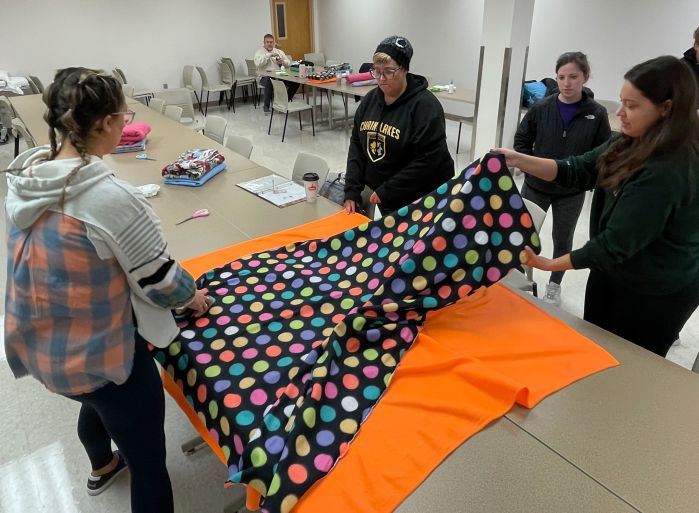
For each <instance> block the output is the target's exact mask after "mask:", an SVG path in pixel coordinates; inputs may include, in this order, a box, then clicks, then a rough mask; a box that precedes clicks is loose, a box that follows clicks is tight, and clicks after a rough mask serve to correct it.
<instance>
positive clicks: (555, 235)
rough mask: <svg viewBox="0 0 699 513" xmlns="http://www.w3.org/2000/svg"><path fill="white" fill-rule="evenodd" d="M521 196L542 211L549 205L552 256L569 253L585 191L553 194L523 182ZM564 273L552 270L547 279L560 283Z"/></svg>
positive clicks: (546, 209) (556, 256)
mask: <svg viewBox="0 0 699 513" xmlns="http://www.w3.org/2000/svg"><path fill="white" fill-rule="evenodd" d="M522 196H523V197H524V198H526V199H528V200H529V201H533V202H534V203H536V204H537V205H538V206H539V207H541V209H542V210H544V212H547V211H548V209H549V207H551V210H552V211H553V228H552V230H551V236H552V239H553V258H558V257H559V256H563V255H567V254H568V253H570V250H571V249H573V235H575V226H576V225H577V223H578V218H579V217H580V212H581V211H582V208H583V204H584V203H585V192H584V191H583V192H581V193H579V194H574V195H572V196H554V195H551V194H546V193H544V192H539V191H537V190H536V189H532V188H531V187H530V186H528V185H527V184H526V183H525V184H524V187H522ZM564 274H565V271H553V272H552V273H551V277H550V278H549V281H550V282H553V283H557V284H558V285H560V284H561V282H562V281H563V275H564Z"/></svg>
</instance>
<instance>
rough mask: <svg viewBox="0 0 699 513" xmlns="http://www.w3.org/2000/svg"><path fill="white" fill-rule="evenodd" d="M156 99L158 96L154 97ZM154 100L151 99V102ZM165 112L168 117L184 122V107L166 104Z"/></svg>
mask: <svg viewBox="0 0 699 513" xmlns="http://www.w3.org/2000/svg"><path fill="white" fill-rule="evenodd" d="M155 99H156V98H154V100H155ZM152 101H153V100H151V102H152ZM163 114H164V115H165V116H167V117H168V118H170V119H173V120H175V121H177V122H178V123H181V122H182V107H178V106H177V105H166V106H165V110H164V111H163Z"/></svg>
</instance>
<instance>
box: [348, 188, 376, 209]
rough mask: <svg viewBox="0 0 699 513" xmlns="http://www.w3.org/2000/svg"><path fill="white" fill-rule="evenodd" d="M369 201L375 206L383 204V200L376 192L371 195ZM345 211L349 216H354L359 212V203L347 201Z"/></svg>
mask: <svg viewBox="0 0 699 513" xmlns="http://www.w3.org/2000/svg"><path fill="white" fill-rule="evenodd" d="M369 201H370V202H371V203H373V204H374V205H379V204H381V198H379V195H378V194H376V192H372V193H371V196H370V197H369ZM345 210H346V211H347V213H348V214H354V213H355V212H356V211H357V202H356V201H354V200H345Z"/></svg>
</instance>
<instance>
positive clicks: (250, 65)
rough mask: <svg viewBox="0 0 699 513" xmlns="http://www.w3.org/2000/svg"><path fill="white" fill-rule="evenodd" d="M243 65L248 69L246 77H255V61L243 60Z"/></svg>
mask: <svg viewBox="0 0 699 513" xmlns="http://www.w3.org/2000/svg"><path fill="white" fill-rule="evenodd" d="M245 65H246V66H247V67H248V75H250V76H251V77H256V76H257V66H255V59H245Z"/></svg>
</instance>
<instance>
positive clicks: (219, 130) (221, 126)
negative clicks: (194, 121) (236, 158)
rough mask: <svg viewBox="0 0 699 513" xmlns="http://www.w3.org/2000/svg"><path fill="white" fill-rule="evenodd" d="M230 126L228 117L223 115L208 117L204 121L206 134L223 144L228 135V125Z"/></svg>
mask: <svg viewBox="0 0 699 513" xmlns="http://www.w3.org/2000/svg"><path fill="white" fill-rule="evenodd" d="M227 126H228V121H227V120H226V118H222V117H221V116H214V115H213V114H212V115H211V116H210V117H207V118H206V121H205V123H204V135H205V136H206V137H208V138H209V139H213V140H214V141H216V142H217V143H219V144H223V138H224V137H225V135H226V127H227Z"/></svg>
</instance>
